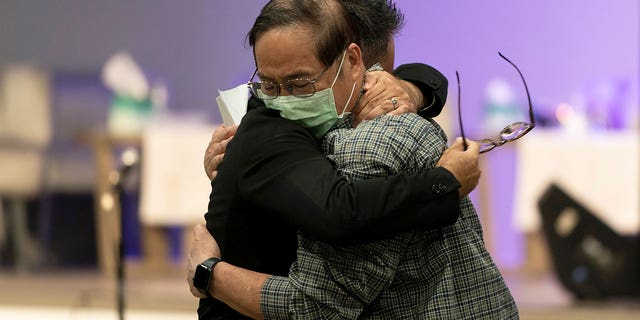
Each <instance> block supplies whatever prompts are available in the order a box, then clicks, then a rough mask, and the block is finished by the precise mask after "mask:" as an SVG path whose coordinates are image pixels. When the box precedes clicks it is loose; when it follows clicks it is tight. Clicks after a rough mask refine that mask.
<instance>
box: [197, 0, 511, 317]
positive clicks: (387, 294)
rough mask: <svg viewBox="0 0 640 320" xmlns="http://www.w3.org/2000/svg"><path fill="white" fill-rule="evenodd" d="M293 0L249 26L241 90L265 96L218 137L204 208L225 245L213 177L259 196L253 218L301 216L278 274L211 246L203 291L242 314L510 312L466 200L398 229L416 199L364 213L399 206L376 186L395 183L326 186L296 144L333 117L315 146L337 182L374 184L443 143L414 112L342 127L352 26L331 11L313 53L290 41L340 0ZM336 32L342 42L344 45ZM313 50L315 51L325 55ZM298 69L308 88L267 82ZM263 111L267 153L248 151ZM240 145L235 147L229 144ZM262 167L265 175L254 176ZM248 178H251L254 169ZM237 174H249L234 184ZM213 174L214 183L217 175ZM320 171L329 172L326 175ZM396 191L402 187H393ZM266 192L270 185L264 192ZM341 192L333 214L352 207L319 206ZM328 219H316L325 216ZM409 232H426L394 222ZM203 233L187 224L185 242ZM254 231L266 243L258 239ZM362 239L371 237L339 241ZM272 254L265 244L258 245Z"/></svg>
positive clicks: (417, 164)
mask: <svg viewBox="0 0 640 320" xmlns="http://www.w3.org/2000/svg"><path fill="white" fill-rule="evenodd" d="M294 2H295V1H286V0H283V1H272V2H270V4H268V5H267V6H266V7H265V8H264V9H263V11H262V13H261V15H260V17H259V18H258V19H257V20H256V24H255V25H254V28H253V29H252V32H250V35H249V40H250V43H251V44H252V46H254V53H255V57H256V64H257V67H258V74H259V75H260V78H261V79H262V80H263V81H262V82H259V83H254V84H252V89H253V91H254V94H255V95H257V96H258V97H259V98H261V99H263V100H264V102H265V104H266V106H267V108H268V109H258V110H256V111H253V112H252V113H249V114H248V115H247V118H246V119H245V120H244V121H243V124H242V125H241V126H240V129H239V131H238V134H237V136H236V138H234V140H233V141H232V142H231V144H230V145H229V150H228V154H227V156H226V158H225V159H226V160H227V161H225V162H223V164H222V165H221V170H220V175H219V176H218V177H217V178H216V180H215V183H214V192H213V195H212V198H211V200H212V203H213V208H214V210H213V212H210V213H208V214H207V215H208V217H207V223H208V226H209V227H210V228H209V229H210V231H212V233H213V234H214V235H215V236H216V238H217V239H219V240H220V239H225V240H223V241H226V247H227V248H229V247H230V246H232V245H233V243H232V242H229V234H230V232H231V231H230V230H229V226H227V230H219V231H218V230H216V225H217V224H218V223H217V222H216V220H217V219H216V210H215V209H216V204H221V205H223V206H225V205H226V203H225V201H224V200H225V199H226V197H225V195H224V194H222V193H224V192H229V190H224V189H223V188H225V186H229V185H231V183H230V181H234V182H235V183H239V184H240V185H239V189H242V185H243V184H246V187H247V188H248V189H250V192H245V194H246V195H248V194H252V197H253V196H255V197H257V198H252V199H251V200H250V199H249V198H246V199H244V200H245V201H256V202H255V204H256V205H257V206H263V209H265V210H266V211H267V212H265V211H262V212H261V213H262V214H264V215H265V216H259V217H254V218H256V219H262V218H264V219H265V220H264V221H263V223H268V222H270V221H272V219H273V217H274V216H278V215H283V213H284V217H285V219H287V220H289V221H293V222H294V223H296V224H298V225H302V227H300V229H301V230H302V231H301V233H300V237H299V248H298V251H297V261H295V262H294V263H293V265H292V266H291V269H290V273H289V278H286V277H268V276H265V275H263V274H256V273H251V272H248V271H246V270H239V268H235V267H234V266H232V264H236V265H238V266H241V267H244V268H248V269H251V270H255V271H260V272H263V273H265V271H261V270H258V269H257V268H253V267H251V266H247V264H250V263H251V262H250V261H244V262H243V263H244V265H242V264H239V263H234V262H232V261H231V262H230V261H228V259H227V255H226V253H225V250H226V249H225V245H222V246H221V247H222V248H221V249H222V252H221V253H222V257H223V259H224V262H222V264H218V265H217V266H216V267H215V268H220V269H218V271H216V272H214V273H213V274H214V277H213V278H212V279H213V285H212V286H207V288H206V290H205V292H207V293H211V294H213V296H215V297H217V298H220V299H222V300H223V301H225V302H226V303H228V304H229V305H231V306H232V307H234V308H236V309H237V310H239V311H241V312H243V313H245V314H248V315H251V316H254V317H262V316H265V317H268V318H290V317H291V318H305V319H307V318H309V319H316V318H336V317H338V318H360V317H363V318H373V319H378V318H379V319H385V318H388V319H398V318H477V317H479V316H491V317H495V318H514V317H517V309H515V304H514V303H513V299H512V298H511V295H510V293H509V291H508V289H507V288H506V286H505V285H504V281H503V280H502V277H501V276H500V274H499V272H498V270H497V268H496V267H495V265H494V264H493V262H492V261H491V258H490V257H489V255H488V253H487V252H486V249H485V248H484V244H483V243H482V231H481V228H480V224H479V221H478V218H477V216H476V214H475V211H474V210H473V206H472V205H471V203H470V201H469V199H468V198H464V199H463V200H462V202H460V204H459V205H458V201H457V199H456V207H458V209H457V210H456V209H454V210H451V209H450V208H447V207H441V208H440V210H444V211H432V212H431V214H442V213H445V212H455V211H460V212H461V219H459V220H458V221H457V222H456V223H455V224H454V225H448V224H441V225H438V223H432V224H429V225H425V224H423V225H422V226H416V227H415V228H406V229H405V228H404V227H403V226H401V224H402V222H403V221H406V220H407V219H412V218H410V217H408V216H407V215H406V214H407V212H406V211H404V210H420V209H419V208H411V207H405V208H403V209H402V210H399V211H397V212H396V213H395V215H392V216H385V213H384V212H382V213H380V214H381V216H379V217H381V219H380V220H378V216H375V215H377V214H372V212H374V211H376V210H382V211H385V210H386V209H392V210H393V208H394V207H395V206H397V205H399V203H396V202H395V201H397V200H399V199H398V198H397V197H395V195H394V196H392V197H389V195H388V192H397V191H392V190H394V189H393V188H392V189H386V187H385V186H384V184H382V187H381V188H382V189H380V187H379V188H378V189H377V190H384V192H381V193H379V194H377V195H376V194H373V196H372V197H369V198H365V199H362V198H360V197H359V196H360V195H362V194H359V193H358V190H357V189H358V187H356V190H355V191H354V192H351V191H349V190H348V188H343V187H345V186H346V185H345V186H343V185H340V184H339V183H338V184H333V180H332V179H333V177H331V176H330V174H329V175H328V176H324V175H323V173H324V172H325V171H324V170H325V169H323V167H322V166H321V165H320V164H321V163H320V161H317V160H318V159H316V158H315V157H312V156H311V155H310V154H307V152H306V151H305V148H306V147H307V146H313V144H314V141H315V140H316V139H320V138H322V137H324V136H325V134H326V133H327V131H328V130H329V129H331V128H332V127H333V130H331V131H330V132H329V133H328V134H327V136H326V137H324V140H323V144H322V149H323V151H324V152H325V153H326V154H327V155H328V156H329V158H330V159H332V160H333V161H334V162H335V164H336V166H337V169H339V170H340V171H341V173H342V174H344V175H345V176H346V179H349V180H350V181H351V182H350V183H349V182H348V185H349V186H363V187H364V188H366V186H367V185H368V184H369V183H379V182H380V180H379V179H375V177H385V180H387V181H390V179H395V178H396V177H395V176H392V175H393V174H399V173H401V172H405V173H413V174H420V172H422V173H424V172H425V171H426V172H429V171H433V170H437V168H435V169H434V168H433V167H434V166H436V165H437V164H436V161H437V159H438V158H439V157H440V155H441V154H442V152H443V151H444V149H445V148H446V144H445V141H446V138H445V137H444V134H443V132H442V130H440V128H439V127H438V126H437V124H435V123H434V122H429V121H427V120H424V119H421V118H419V117H418V116H417V115H415V114H407V115H403V116H386V117H381V118H378V119H376V120H374V121H370V122H365V123H363V124H361V125H360V126H359V127H358V128H357V129H351V121H352V118H350V117H346V112H349V111H351V110H353V108H354V107H355V105H356V101H357V99H358V97H359V92H360V89H361V87H362V81H363V77H364V72H365V69H364V65H363V64H362V59H361V52H360V49H359V47H358V45H357V44H356V43H357V41H358V40H357V36H355V37H350V36H349V34H350V31H349V30H351V29H349V27H348V24H346V25H341V24H340V21H334V23H335V27H334V28H333V29H332V30H343V32H344V33H345V34H346V35H345V36H343V37H339V36H337V35H335V34H333V36H332V37H330V38H331V40H332V41H329V43H328V44H326V43H322V42H321V41H320V42H319V43H320V44H316V46H317V47H320V48H327V49H326V50H325V51H323V50H321V49H320V50H318V49H316V48H315V47H314V46H307V47H301V46H300V43H303V41H304V39H308V38H310V37H311V36H312V35H311V34H310V33H309V32H310V30H313V29H314V28H313V27H312V26H313V25H314V21H326V20H328V19H329V17H340V16H341V15H340V14H339V12H340V10H339V9H340V7H339V6H336V5H335V2H331V1H327V2H325V1H317V2H314V3H316V5H317V6H319V7H314V6H313V5H311V4H309V2H307V4H306V5H303V6H300V7H296V6H295V5H294V4H292V3H294ZM332 3H333V6H332ZM287 5H289V6H287ZM304 8H306V9H308V10H306V12H318V14H317V15H316V16H312V17H310V18H304V19H302V20H298V21H296V20H290V22H289V23H290V24H287V23H283V24H278V23H276V22H274V21H275V20H272V19H271V18H272V17H281V16H283V15H285V16H292V17H295V16H296V15H295V14H293V13H296V12H305V10H302V9H304ZM298 9H299V10H298ZM312 9H313V10H312ZM336 11H337V12H336ZM298 16H301V15H298ZM314 18H315V19H314ZM292 19H293V18H292ZM334 19H336V18H334ZM346 20H348V19H344V21H346ZM292 26H295V27H292ZM351 34H353V33H351ZM320 37H321V36H320ZM342 43H348V45H347V46H346V48H345V45H344V44H342ZM309 57H314V58H313V59H310V58H309ZM322 57H326V59H324V60H325V61H324V62H323V58H322ZM300 73H303V74H309V75H313V77H311V81H310V83H312V84H313V85H312V86H310V88H309V86H304V85H302V84H303V83H302V82H299V83H296V84H297V85H291V86H290V87H286V86H285V85H273V83H282V82H285V81H286V79H297V78H299V77H298V74H300ZM293 75H295V76H293ZM326 75H331V77H326ZM265 79H266V80H265ZM295 81H298V80H295ZM289 84H291V82H289ZM285 90H286V91H285ZM269 109H270V110H277V111H278V113H279V114H280V116H282V117H283V118H286V119H289V120H292V121H293V122H296V123H298V124H300V125H302V126H303V127H305V128H306V129H307V130H308V131H307V132H306V135H307V136H308V137H307V138H305V139H302V140H298V138H301V137H296V138H295V139H293V135H292V134H291V132H288V130H291V131H296V130H295V129H294V127H290V128H289V129H284V127H285V126H288V125H290V124H291V123H290V122H289V123H288V122H287V121H277V120H276V119H271V118H270V116H269V114H270V110H269ZM267 119H271V120H267ZM266 122H270V124H269V126H271V127H270V128H269V129H266V128H265V129H264V131H265V132H263V133H266V134H267V135H269V136H270V137H271V138H269V139H263V142H262V146H263V148H265V149H268V150H256V149H254V148H251V147H250V146H249V145H248V143H247V142H248V141H252V142H255V141H254V140H253V139H251V138H252V137H253V138H255V139H257V138H258V136H257V133H258V132H259V131H262V130H256V129H255V128H254V127H251V126H257V125H259V123H263V124H264V123H266ZM336 122H337V125H336ZM276 124H277V126H276ZM334 125H335V127H334ZM252 133H253V134H256V135H253V134H252ZM299 133H305V132H303V131H300V132H299ZM245 135H246V136H245ZM285 136H286V137H285ZM239 138H240V139H243V140H244V141H245V143H244V144H243V145H242V142H238V139H239ZM289 138H291V139H289ZM303 140H305V141H306V143H304V141H303ZM236 143H240V144H238V145H237V144H236ZM267 146H268V147H267ZM236 148H238V149H236ZM274 148H275V149H274ZM239 149H241V151H236V150H239ZM257 149H262V148H257ZM471 149H472V150H475V152H477V145H475V144H474V143H471ZM237 154H243V158H248V159H241V158H237V157H236V155H237ZM243 162H244V163H243ZM252 165H253V166H252ZM244 166H249V168H247V171H245V174H242V175H241V176H240V177H237V176H235V177H234V176H229V175H227V174H228V173H229V172H233V169H229V168H230V167H233V168H236V169H240V168H243V167H244ZM298 166H300V167H306V168H307V169H308V172H302V171H304V170H301V171H300V172H297V173H295V174H292V172H291V171H290V170H296V171H297V170H298V169H297V168H296V167H298ZM329 171H330V170H329ZM329 171H327V172H329ZM265 175H267V176H269V177H267V178H265ZM256 176H262V177H261V178H258V179H256ZM408 177H409V178H410V176H408ZM245 179H246V180H248V181H242V180H245ZM362 179H370V180H362ZM314 180H315V181H314ZM218 182H219V183H220V185H219V186H216V184H217V183H218ZM327 182H331V183H329V184H325V183H327ZM360 183H363V184H362V185H360ZM310 185H311V187H309V186H310ZM325 186H329V187H328V188H324V187H325ZM368 186H371V185H368ZM217 187H219V188H217ZM448 188H450V186H448V185H446V184H441V185H438V186H437V188H431V189H430V190H428V191H427V192H426V193H425V195H426V196H431V197H433V196H434V195H435V198H436V199H437V198H438V195H437V194H442V193H446V190H447V189H448ZM275 190H280V191H279V192H278V191H275ZM396 190H397V189H396ZM399 190H404V191H409V190H408V189H405V187H404V186H402V187H400V189H399ZM218 192H220V193H221V194H218ZM270 192H273V194H268V193H270ZM334 193H335V194H334ZM379 197H382V199H381V198H379ZM227 198H228V197H227ZM456 198H457V197H456ZM343 200H344V201H345V203H346V205H347V207H346V209H347V211H346V212H345V213H349V212H352V210H353V212H355V214H353V215H347V216H330V213H329V212H331V210H332V209H334V208H336V209H337V210H344V209H343V208H342V207H341V206H343V205H345V203H342V202H341V201H343ZM361 200H364V201H362V202H361ZM407 200H408V201H412V200H411V199H407ZM407 200H402V202H401V203H402V205H404V206H407V205H408V206H410V205H411V204H410V203H408V202H407ZM238 201H239V200H238ZM231 202H233V200H232V201H231ZM308 202H310V203H308ZM289 205H293V206H294V208H293V210H292V211H291V212H289V210H290V209H289V208H287V207H288V206H289ZM334 206H335V207H334ZM317 209H319V210H317ZM361 209H362V211H361ZM270 211H273V213H271V212H270ZM218 212H220V211H218ZM328 213H329V214H328ZM235 214H236V212H235V211H234V212H233V213H232V214H231V217H229V218H227V219H228V220H227V221H231V220H232V219H233V215H235ZM271 214H274V215H273V216H272V215H271ZM222 216H224V215H222ZM327 217H328V219H327V220H323V219H324V218H327ZM334 219H335V220H334ZM246 222H247V221H245V224H243V225H242V228H241V229H240V228H238V229H240V230H242V231H243V232H245V234H246V232H247V231H248V230H247V229H246V228H247V224H246ZM305 223H306V224H308V225H305ZM327 223H328V224H329V225H326V224H327ZM350 223H353V224H354V225H355V227H354V228H352V229H349V228H350V227H349V228H345V226H344V225H345V224H347V225H348V224H350ZM262 226H263V227H265V228H269V227H270V226H267V225H262ZM324 228H327V229H330V230H324ZM346 229H348V230H349V232H352V234H350V235H339V237H331V236H327V235H328V234H329V235H330V232H331V231H335V230H338V231H340V230H346ZM416 229H417V230H425V229H426V230H425V231H413V232H408V233H399V232H398V231H410V230H416ZM200 231H202V230H200ZM225 232H226V234H225ZM201 236H202V235H198V234H196V239H199V238H200V237H201ZM265 239H269V240H272V238H270V237H266V238H265ZM380 239H384V240H380ZM319 240H321V241H319ZM371 240H378V241H376V242H369V243H365V244H358V245H344V244H345V243H352V242H368V241H371ZM338 243H342V245H337V244H338ZM276 250H277V249H276ZM212 252H213V253H212V255H213V256H214V257H218V258H219V257H220V255H219V254H220V253H219V252H216V249H215V248H213V249H212ZM273 253H274V251H273V250H270V251H267V252H265V253H264V254H266V255H272V254H273ZM246 254H247V256H246V258H247V259H251V258H257V259H259V254H257V255H256V256H254V254H255V253H246ZM204 257H207V256H206V255H205V256H202V257H193V253H192V256H191V257H190V258H195V259H197V260H196V261H198V260H200V259H203V258H204ZM229 262H230V263H229ZM254 262H255V261H254ZM234 268H235V269H234ZM267 273H268V272H267ZM275 274H277V273H275ZM239 275H240V276H239ZM242 275H244V276H242ZM227 286H229V287H227ZM240 288H241V289H240ZM250 289H253V290H250ZM256 290H257V293H258V294H260V293H261V295H260V297H258V298H256V296H255V295H256Z"/></svg>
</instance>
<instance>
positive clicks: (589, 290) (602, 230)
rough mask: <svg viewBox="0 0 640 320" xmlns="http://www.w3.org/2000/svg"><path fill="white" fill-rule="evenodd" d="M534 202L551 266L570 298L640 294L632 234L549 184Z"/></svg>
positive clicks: (597, 297) (636, 242) (636, 257)
mask: <svg viewBox="0 0 640 320" xmlns="http://www.w3.org/2000/svg"><path fill="white" fill-rule="evenodd" d="M612 201H615V199H612ZM538 208H539V209H540V214H541V216H542V229H543V232H544V237H545V238H546V240H547V244H548V247H549V250H550V253H551V259H552V262H553V266H554V268H555V271H556V273H557V275H558V278H559V280H560V282H561V283H562V285H563V286H564V287H566V288H567V289H568V290H569V291H570V292H571V293H572V294H574V295H575V297H576V298H578V299H589V300H597V299H607V298H614V297H637V296H640V281H639V280H640V269H639V267H640V265H639V264H638V260H639V257H640V252H639V247H638V237H637V236H632V237H631V236H623V235H620V234H618V233H617V232H615V231H614V230H613V229H611V228H610V227H609V226H608V225H606V224H605V223H604V222H603V221H601V220H600V219H598V218H597V217H596V216H594V215H593V214H592V213H591V212H590V211H589V210H588V209H587V208H586V207H584V206H583V205H581V204H580V203H578V202H577V201H576V200H575V199H573V198H572V197H571V196H569V194H567V193H566V192H565V191H564V190H562V189H561V188H560V187H559V186H557V185H555V184H552V185H551V186H549V187H548V188H547V190H546V191H545V192H544V194H543V195H542V197H541V198H540V199H539V201H538ZM638 214H640V213H638Z"/></svg>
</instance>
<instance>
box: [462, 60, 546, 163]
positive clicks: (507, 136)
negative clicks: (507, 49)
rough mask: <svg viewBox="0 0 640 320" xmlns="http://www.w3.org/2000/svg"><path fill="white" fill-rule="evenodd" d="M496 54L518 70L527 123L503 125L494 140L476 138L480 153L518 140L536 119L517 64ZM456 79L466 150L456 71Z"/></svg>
mask: <svg viewBox="0 0 640 320" xmlns="http://www.w3.org/2000/svg"><path fill="white" fill-rule="evenodd" d="M498 54H499V55H500V57H501V58H502V59H504V60H506V61H507V62H509V64H511V65H512V66H513V67H514V68H516V71H518V74H519V75H520V78H521V79H522V83H523V84H524V90H525V91H526V92H527V101H528V102H529V123H527V122H522V121H521V122H515V123H512V124H510V125H508V126H506V127H504V129H502V131H500V140H494V139H482V140H476V142H478V143H480V153H485V152H489V151H491V150H493V149H494V148H495V147H499V146H501V145H503V144H505V143H507V142H511V141H514V140H518V139H520V138H522V137H523V136H524V135H526V134H527V133H529V131H531V129H533V128H534V127H535V126H536V121H535V118H534V117H533V106H532V105H531V96H530V95H529V87H528V86H527V82H526V81H525V80H524V76H523V75H522V72H520V69H519V68H518V66H516V65H515V63H513V62H511V60H509V59H507V57H505V56H504V55H503V54H502V53H500V52H498ZM456 80H457V81H458V121H459V122H460V135H462V141H463V144H464V149H465V150H467V140H466V139H465V136H464V129H463V127H462V113H461V107H460V91H461V86H460V75H459V74H458V71H456Z"/></svg>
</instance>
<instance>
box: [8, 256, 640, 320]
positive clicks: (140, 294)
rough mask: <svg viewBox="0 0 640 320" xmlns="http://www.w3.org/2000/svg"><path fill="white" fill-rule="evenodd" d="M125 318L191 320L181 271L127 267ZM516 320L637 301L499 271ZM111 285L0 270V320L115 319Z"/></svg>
mask: <svg viewBox="0 0 640 320" xmlns="http://www.w3.org/2000/svg"><path fill="white" fill-rule="evenodd" d="M127 273H128V277H127V279H126V284H125V291H124V292H125V299H126V309H125V319H128V320H134V319H160V320H163V319H172V320H182V319H196V318H197V317H196V314H195V309H196V305H197V301H196V299H194V298H193V297H192V296H191V295H190V293H189V290H188V287H187V284H186V281H185V275H186V274H185V272H184V271H183V269H182V267H181V266H174V267H172V268H171V269H170V270H168V271H167V270H165V271H163V272H145V271H144V270H138V269H136V268H132V267H129V269H128V271H127ZM504 274H505V279H506V280H507V283H508V285H509V287H510V289H511V291H512V293H513V295H514V297H515V298H516V302H517V304H518V307H519V309H520V315H521V319H535V320H537V319H545V320H547V319H551V320H554V319H563V320H564V319H613V320H617V319H640V301H635V302H633V301H624V302H622V301H614V302H608V303H589V304H585V303H576V302H574V301H573V300H572V298H571V296H570V295H569V294H568V293H567V292H566V291H564V290H563V289H562V288H561V287H560V286H559V285H558V283H557V282H556V281H555V279H554V277H553V276H552V275H538V276H531V275H524V274H522V273H519V272H504ZM116 288H117V285H116V281H115V280H114V279H105V278H104V277H102V276H101V275H100V274H98V273H97V272H95V271H92V270H77V271H70V270H65V271H56V272H36V273H31V274H16V273H15V272H12V271H8V270H4V271H2V270H0V319H12V320H14V319H20V320H21V319H24V320H30V319H53V320H57V319H73V320H81V319H92V320H93V319H118V316H117V312H116V309H117V308H116Z"/></svg>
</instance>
